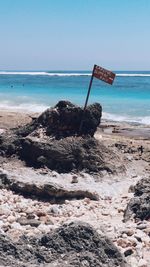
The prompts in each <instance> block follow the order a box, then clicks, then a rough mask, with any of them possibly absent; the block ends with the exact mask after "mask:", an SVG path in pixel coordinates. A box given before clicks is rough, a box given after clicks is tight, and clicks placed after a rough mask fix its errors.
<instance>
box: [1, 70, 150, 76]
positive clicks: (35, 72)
mask: <svg viewBox="0 0 150 267" xmlns="http://www.w3.org/2000/svg"><path fill="white" fill-rule="evenodd" d="M0 75H32V76H60V77H65V76H66V77H67V76H68V77H70V76H91V73H86V72H85V73H80V72H62V73H61V72H46V71H0ZM116 76H118V77H150V73H116Z"/></svg>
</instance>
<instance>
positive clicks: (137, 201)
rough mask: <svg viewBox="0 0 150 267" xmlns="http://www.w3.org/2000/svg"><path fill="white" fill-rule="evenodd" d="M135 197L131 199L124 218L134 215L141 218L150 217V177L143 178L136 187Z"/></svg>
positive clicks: (127, 218)
mask: <svg viewBox="0 0 150 267" xmlns="http://www.w3.org/2000/svg"><path fill="white" fill-rule="evenodd" d="M134 190H135V193H134V197H133V198H132V199H131V200H130V202H129V204H128V205H127V208H126V210H125V214H124V220H125V221H127V220H129V219H130V218H131V217H132V216H133V217H134V218H136V219H140V220H149V219H150V177H149V178H143V179H141V180H140V181H139V182H138V183H137V184H136V186H135V188H134Z"/></svg>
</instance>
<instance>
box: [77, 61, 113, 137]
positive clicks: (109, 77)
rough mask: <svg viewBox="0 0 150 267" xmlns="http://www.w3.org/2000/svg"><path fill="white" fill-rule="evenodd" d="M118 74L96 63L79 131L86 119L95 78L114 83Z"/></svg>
mask: <svg viewBox="0 0 150 267" xmlns="http://www.w3.org/2000/svg"><path fill="white" fill-rule="evenodd" d="M115 76H116V74H115V73H113V72H112V71H110V70H106V69H104V68H102V67H99V66H97V65H94V68H93V71H92V76H91V80H90V84H89V89H88V93H87V97H86V100H85V105H84V110H83V116H82V119H81V123H80V128H79V133H80V131H81V129H82V125H83V119H84V113H85V110H86V107H87V103H88V99H89V95H90V91H91V87H92V82H93V78H94V77H95V78H97V79H99V80H101V81H103V82H106V83H108V84H111V85H112V84H113V81H114V79H115Z"/></svg>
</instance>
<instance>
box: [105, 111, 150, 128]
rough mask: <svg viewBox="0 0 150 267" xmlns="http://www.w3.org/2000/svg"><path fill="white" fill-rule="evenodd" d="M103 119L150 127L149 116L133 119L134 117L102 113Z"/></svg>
mask: <svg viewBox="0 0 150 267" xmlns="http://www.w3.org/2000/svg"><path fill="white" fill-rule="evenodd" d="M103 119H106V120H110V121H119V122H121V121H124V122H135V123H139V124H146V125H150V116H143V117H141V116H139V117H134V116H123V115H117V114H111V113H106V112H103Z"/></svg>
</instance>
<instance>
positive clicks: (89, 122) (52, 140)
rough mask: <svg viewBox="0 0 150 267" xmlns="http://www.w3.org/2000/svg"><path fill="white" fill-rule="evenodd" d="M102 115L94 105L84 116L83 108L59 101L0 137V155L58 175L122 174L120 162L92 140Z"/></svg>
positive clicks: (123, 168)
mask: <svg viewBox="0 0 150 267" xmlns="http://www.w3.org/2000/svg"><path fill="white" fill-rule="evenodd" d="M101 114H102V108H101V105H100V104H97V103H95V104H93V105H90V106H88V107H87V109H86V110H85V113H84V112H83V109H82V108H80V107H78V106H75V105H73V104H72V103H70V102H67V101H60V102H59V103H58V104H57V105H56V106H55V107H54V108H51V109H47V110H46V111H45V112H43V113H42V114H41V115H40V116H39V117H38V118H37V119H34V120H33V121H32V122H31V123H29V124H27V125H25V126H21V127H19V128H17V129H13V130H11V131H9V132H6V133H5V134H3V135H2V136H0V154H1V155H7V156H11V155H12V154H16V155H17V156H19V157H20V158H21V159H22V160H25V161H26V163H27V164H28V165H30V166H34V167H41V166H46V167H48V168H49V169H51V170H56V171H58V172H70V171H72V170H76V171H81V170H85V171H87V172H100V171H107V172H108V173H117V172H120V171H124V170H125V167H124V166H123V164H122V161H121V160H120V158H119V157H118V156H117V155H116V154H115V153H114V152H113V151H112V150H110V149H108V148H107V147H106V146H104V144H102V143H100V142H98V141H96V139H95V138H94V137H93V135H94V133H95V131H96V129H97V126H98V125H99V123H100V119H101ZM82 119H83V124H82V128H81V129H80V131H79V128H80V123H81V120H82Z"/></svg>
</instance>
